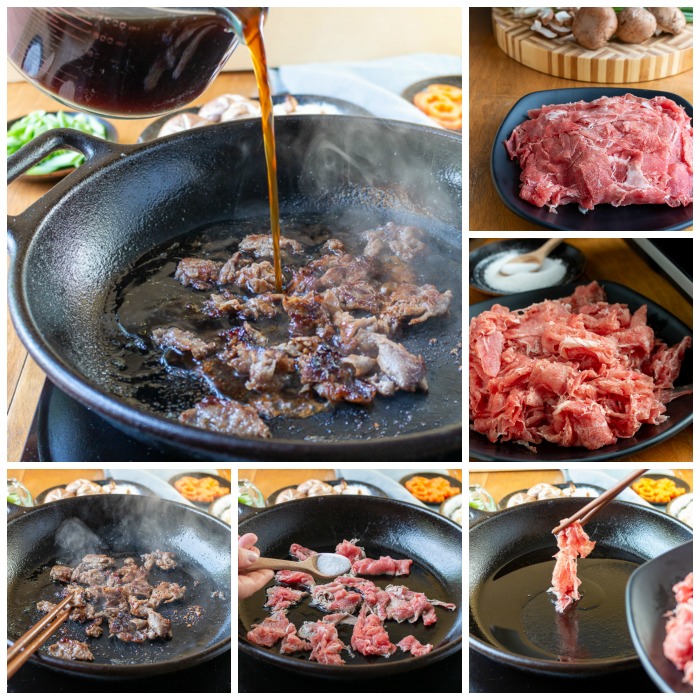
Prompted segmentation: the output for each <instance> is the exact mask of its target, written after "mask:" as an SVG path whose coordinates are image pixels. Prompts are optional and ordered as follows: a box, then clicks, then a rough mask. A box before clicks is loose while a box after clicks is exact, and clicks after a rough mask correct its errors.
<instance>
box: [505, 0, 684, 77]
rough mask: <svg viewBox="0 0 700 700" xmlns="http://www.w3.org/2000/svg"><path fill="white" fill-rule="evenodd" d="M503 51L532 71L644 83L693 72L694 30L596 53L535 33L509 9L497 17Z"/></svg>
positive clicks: (610, 44)
mask: <svg viewBox="0 0 700 700" xmlns="http://www.w3.org/2000/svg"><path fill="white" fill-rule="evenodd" d="M491 17H492V23H493V33H494V35H495V37H496V41H497V42H498V46H499V47H500V48H501V50H502V51H505V53H507V54H508V55H509V56H510V57H511V58H513V59H515V60H516V61H518V63H522V64H523V65H525V66H527V67H528V68H533V69H534V70H537V71H540V72H541V73H548V74H549V75H556V76H557V77H559V78H569V79H571V80H582V81H585V82H589V83H639V82H644V81H645V80H657V79H658V78H667V77H668V76H669V75H676V73H682V72H683V71H686V70H690V69H691V68H692V67H693V25H692V24H689V25H686V28H685V29H684V30H683V32H681V33H680V34H678V35H676V36H673V35H672V34H661V35H659V36H658V37H652V38H651V39H649V40H648V41H646V42H645V43H644V44H624V43H622V42H620V41H618V40H617V39H614V40H613V41H610V42H608V44H607V45H606V46H604V47H603V48H602V49H597V50H596V51H591V50H589V49H584V48H583V47H582V46H579V45H578V44H577V43H575V42H573V41H562V40H552V39H546V38H545V37H543V36H542V35H541V34H537V33H536V32H533V31H532V30H531V29H530V26H531V25H532V22H533V19H532V18H530V19H515V18H514V17H513V15H512V14H511V13H510V11H509V10H508V9H507V8H502V7H494V8H493V9H492V11H491Z"/></svg>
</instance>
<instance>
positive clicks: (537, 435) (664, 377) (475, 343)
mask: <svg viewBox="0 0 700 700" xmlns="http://www.w3.org/2000/svg"><path fill="white" fill-rule="evenodd" d="M646 319H647V309H646V306H641V307H640V308H639V309H637V310H636V311H635V312H634V314H631V313H630V310H629V309H628V308H627V305H625V304H609V303H607V302H606V301H605V292H604V290H603V288H602V287H601V286H600V285H599V284H598V283H597V282H591V284H589V285H586V286H579V287H577V288H576V290H575V291H574V293H573V294H572V295H571V296H570V297H564V298H563V299H556V300H546V301H543V302H541V303H539V304H533V305H532V306H529V307H527V308H526V309H523V310H520V311H510V310H509V309H507V308H506V307H505V306H501V305H500V304H494V306H493V307H492V308H491V309H490V310H488V311H484V312H482V313H481V314H479V315H478V316H476V317H475V318H473V319H472V321H471V323H470V325H469V418H470V423H471V427H472V428H473V429H474V430H475V431H477V432H478V433H481V434H483V435H485V436H486V437H487V438H488V439H489V441H490V442H497V441H498V440H501V441H503V442H506V441H513V442H518V443H520V444H523V445H525V446H526V447H528V448H530V449H532V450H533V451H534V449H535V448H534V447H532V446H533V445H537V444H539V443H541V442H542V441H543V440H546V441H548V442H551V443H554V444H557V445H561V446H562V447H574V446H582V447H586V448H587V449H589V450H596V449H599V448H600V447H603V446H605V445H612V444H614V443H616V442H617V441H618V439H620V438H629V437H632V436H633V435H635V434H636V433H637V431H638V430H639V429H640V428H641V427H642V425H645V424H648V425H659V424H661V423H663V422H664V421H665V420H667V418H668V416H666V415H665V411H666V406H665V404H664V401H670V400H671V399H673V398H677V397H678V396H682V395H683V394H684V393H688V391H689V390H688V389H683V390H679V391H674V389H673V382H674V381H675V380H676V379H677V377H678V374H679V372H680V369H681V362H682V361H683V357H684V355H685V353H686V351H687V350H688V348H689V347H690V342H691V341H690V337H686V338H684V339H683V340H682V341H681V342H680V343H678V344H677V345H674V346H673V347H668V346H667V345H666V344H664V343H662V342H661V341H659V340H658V339H655V338H654V332H653V330H652V329H651V328H650V327H649V326H647V323H646Z"/></svg>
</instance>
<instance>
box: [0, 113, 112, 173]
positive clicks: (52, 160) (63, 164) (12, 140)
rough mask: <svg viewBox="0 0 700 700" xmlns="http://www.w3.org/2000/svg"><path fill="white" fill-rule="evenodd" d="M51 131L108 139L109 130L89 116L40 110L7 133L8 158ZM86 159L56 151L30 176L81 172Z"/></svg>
mask: <svg viewBox="0 0 700 700" xmlns="http://www.w3.org/2000/svg"><path fill="white" fill-rule="evenodd" d="M51 129H76V130H77V131H82V132H84V133H86V134H91V135H93V136H99V137H100V138H102V139H105V138H107V129H106V128H105V126H104V124H102V123H101V122H100V121H99V120H97V119H95V117H91V116H89V115H88V114H75V115H73V114H68V113H66V112H56V113H54V114H52V113H50V112H45V111H44V110H41V109H40V110H37V111H36V112H32V113H31V114H28V115H27V116H26V117H22V119H18V120H17V121H16V122H15V123H14V124H12V125H11V126H10V128H9V129H8V130H7V155H8V156H11V155H12V154H13V153H15V152H16V151H18V150H19V149H20V148H22V146H24V145H26V144H28V143H29V142H30V141H31V140H32V139H33V138H36V137H37V136H38V135H39V134H43V133H44V132H46V131H50V130H51ZM84 160H85V156H84V155H83V154H82V153H76V152H75V151H69V150H65V149H64V150H61V151H54V152H53V153H52V154H51V155H50V156H47V157H46V158H44V160H42V161H41V162H40V163H38V164H37V165H35V166H33V167H32V168H30V169H29V170H27V173H26V174H27V175H47V174H49V173H53V172H56V171H57V170H63V169H65V168H77V167H78V166H79V165H80V164H81V163H83V161H84Z"/></svg>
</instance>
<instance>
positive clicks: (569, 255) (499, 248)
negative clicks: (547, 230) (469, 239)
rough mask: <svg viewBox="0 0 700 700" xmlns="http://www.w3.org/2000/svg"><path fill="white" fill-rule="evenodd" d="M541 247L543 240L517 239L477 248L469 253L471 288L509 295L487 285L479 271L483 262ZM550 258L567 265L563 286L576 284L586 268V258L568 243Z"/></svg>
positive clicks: (496, 294) (554, 251) (492, 294)
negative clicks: (497, 255)
mask: <svg viewBox="0 0 700 700" xmlns="http://www.w3.org/2000/svg"><path fill="white" fill-rule="evenodd" d="M541 245H542V240H541V239H539V238H516V239H507V240H504V241H498V242H497V243H488V244H486V245H482V246H481V247H480V248H475V249H474V250H472V251H471V252H470V253H469V286H470V287H473V288H474V289H477V290H478V291H480V292H483V293H484V294H490V295H491V296H500V295H502V294H507V292H499V291H496V290H495V289H491V287H489V286H488V285H487V284H486V281H485V280H484V275H483V272H484V270H483V269H479V264H480V263H481V261H482V260H485V259H486V258H488V257H490V256H491V255H495V254H496V253H505V252H506V251H508V252H512V253H518V254H520V253H529V252H530V251H532V250H536V249H537V248H539V247H540V246H541ZM549 257H550V258H553V259H554V260H561V261H562V262H563V263H564V265H566V275H565V277H564V279H563V280H562V281H561V284H569V283H570V282H575V281H576V280H577V279H578V278H579V277H580V276H581V275H582V274H583V270H584V268H585V267H586V256H585V255H584V254H583V253H582V252H581V251H580V250H579V249H578V248H575V247H574V246H572V245H569V244H568V243H560V244H559V245H558V246H557V247H556V249H555V250H553V251H552V253H551V254H550V255H549Z"/></svg>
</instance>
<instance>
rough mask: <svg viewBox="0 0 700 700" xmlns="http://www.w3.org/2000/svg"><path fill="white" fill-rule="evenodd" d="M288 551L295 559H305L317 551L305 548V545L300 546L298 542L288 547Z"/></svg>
mask: <svg viewBox="0 0 700 700" xmlns="http://www.w3.org/2000/svg"><path fill="white" fill-rule="evenodd" d="M289 553H290V554H291V555H292V556H293V557H294V558H295V559H296V560H297V561H306V560H307V559H308V558H309V557H312V556H313V555H314V554H318V552H314V550H313V549H307V548H306V547H302V546H301V545H300V544H293V545H292V546H291V547H290V548H289Z"/></svg>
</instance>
